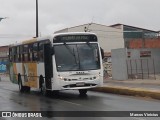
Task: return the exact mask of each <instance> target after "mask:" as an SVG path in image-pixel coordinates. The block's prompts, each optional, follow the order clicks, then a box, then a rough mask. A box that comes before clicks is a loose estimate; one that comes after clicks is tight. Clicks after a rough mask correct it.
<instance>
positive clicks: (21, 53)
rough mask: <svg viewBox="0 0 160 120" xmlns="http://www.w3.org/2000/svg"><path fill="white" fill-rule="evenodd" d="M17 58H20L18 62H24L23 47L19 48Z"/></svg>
mask: <svg viewBox="0 0 160 120" xmlns="http://www.w3.org/2000/svg"><path fill="white" fill-rule="evenodd" d="M19 58H20V62H22V61H24V58H23V46H19Z"/></svg>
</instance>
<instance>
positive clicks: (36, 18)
mask: <svg viewBox="0 0 160 120" xmlns="http://www.w3.org/2000/svg"><path fill="white" fill-rule="evenodd" d="M36 37H38V0H36Z"/></svg>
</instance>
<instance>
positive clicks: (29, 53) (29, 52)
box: [28, 44, 33, 61]
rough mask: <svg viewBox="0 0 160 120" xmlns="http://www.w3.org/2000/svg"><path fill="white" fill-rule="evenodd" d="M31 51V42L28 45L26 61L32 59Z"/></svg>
mask: <svg viewBox="0 0 160 120" xmlns="http://www.w3.org/2000/svg"><path fill="white" fill-rule="evenodd" d="M32 51H33V44H30V45H28V61H33V60H32Z"/></svg>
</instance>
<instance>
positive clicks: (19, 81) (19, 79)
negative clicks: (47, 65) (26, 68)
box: [18, 75, 25, 92]
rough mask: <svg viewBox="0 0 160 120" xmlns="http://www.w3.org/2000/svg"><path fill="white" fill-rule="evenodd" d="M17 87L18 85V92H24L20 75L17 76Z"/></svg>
mask: <svg viewBox="0 0 160 120" xmlns="http://www.w3.org/2000/svg"><path fill="white" fill-rule="evenodd" d="M18 85H19V91H20V92H24V91H25V86H23V85H22V79H21V75H18Z"/></svg>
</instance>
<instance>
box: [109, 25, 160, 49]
mask: <svg viewBox="0 0 160 120" xmlns="http://www.w3.org/2000/svg"><path fill="white" fill-rule="evenodd" d="M110 27H114V28H117V29H121V30H122V31H123V37H124V43H125V48H128V49H130V48H131V49H137V48H160V39H159V31H153V30H148V29H144V28H140V27H134V26H130V25H124V24H114V25H110ZM158 42H159V43H158ZM157 43H158V44H159V46H158V47H157V46H156V45H158V44H157ZM153 44H154V45H153Z"/></svg>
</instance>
